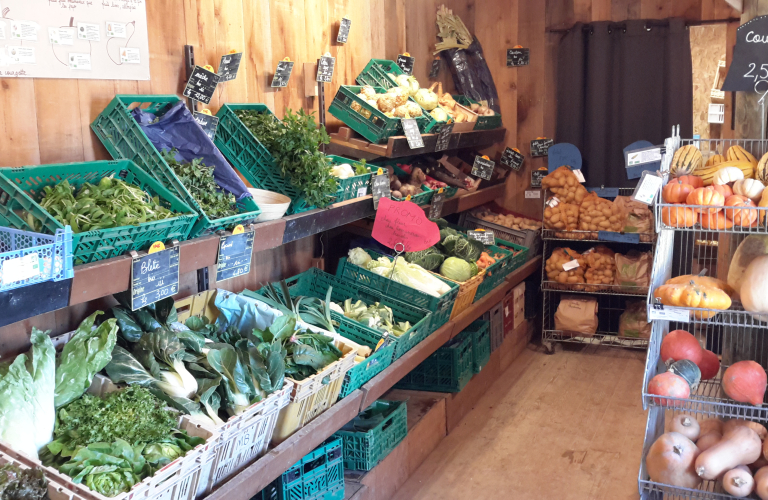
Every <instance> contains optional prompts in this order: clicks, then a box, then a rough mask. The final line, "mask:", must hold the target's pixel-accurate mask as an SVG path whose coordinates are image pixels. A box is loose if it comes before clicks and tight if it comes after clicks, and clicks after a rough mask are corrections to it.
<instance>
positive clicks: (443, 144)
mask: <svg viewBox="0 0 768 500" xmlns="http://www.w3.org/2000/svg"><path fill="white" fill-rule="evenodd" d="M453 125H454V124H453V123H446V124H445V125H443V127H442V128H441V129H440V133H439V134H437V142H436V143H435V151H445V150H446V149H448V145H449V144H450V142H451V134H452V133H453Z"/></svg>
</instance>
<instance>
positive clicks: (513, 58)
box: [507, 46, 531, 68]
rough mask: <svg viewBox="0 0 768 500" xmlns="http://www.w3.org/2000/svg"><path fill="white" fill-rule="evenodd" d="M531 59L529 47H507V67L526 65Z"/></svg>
mask: <svg viewBox="0 0 768 500" xmlns="http://www.w3.org/2000/svg"><path fill="white" fill-rule="evenodd" d="M530 61H531V49H524V48H522V47H519V46H518V47H514V48H511V49H507V67H508V68H515V67H518V66H528V64H529V63H530Z"/></svg>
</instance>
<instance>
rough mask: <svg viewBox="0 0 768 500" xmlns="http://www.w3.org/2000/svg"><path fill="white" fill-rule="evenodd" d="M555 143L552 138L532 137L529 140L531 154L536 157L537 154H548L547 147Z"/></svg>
mask: <svg viewBox="0 0 768 500" xmlns="http://www.w3.org/2000/svg"><path fill="white" fill-rule="evenodd" d="M554 143H555V141H554V140H552V139H547V138H545V137H543V138H540V139H534V140H532V141H531V156H533V157H537V156H548V155H549V148H550V146H552V145H553V144H554Z"/></svg>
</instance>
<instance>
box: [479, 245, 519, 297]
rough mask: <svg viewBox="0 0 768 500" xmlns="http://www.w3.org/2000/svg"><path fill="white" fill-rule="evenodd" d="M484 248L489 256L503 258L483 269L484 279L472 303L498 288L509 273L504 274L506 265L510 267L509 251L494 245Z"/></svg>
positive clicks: (510, 254) (510, 255) (510, 253)
mask: <svg viewBox="0 0 768 500" xmlns="http://www.w3.org/2000/svg"><path fill="white" fill-rule="evenodd" d="M486 248H487V251H488V252H489V253H490V254H491V255H497V254H501V255H503V256H504V257H502V258H500V259H497V260H496V262H494V263H493V264H491V265H490V266H488V267H487V268H486V269H485V279H484V280H483V282H482V283H481V284H480V286H479V287H477V292H476V293H475V299H474V302H477V301H478V300H480V299H481V298H483V297H485V296H486V295H488V293H489V292H490V291H491V290H493V289H494V288H496V287H497V286H499V285H500V284H501V283H502V282H503V281H504V278H506V277H507V275H508V274H509V272H506V267H507V266H508V265H510V266H511V264H510V260H511V259H510V257H512V252H511V251H509V250H504V249H503V248H499V247H497V246H496V245H488V246H487V247H486Z"/></svg>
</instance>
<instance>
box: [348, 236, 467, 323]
mask: <svg viewBox="0 0 768 500" xmlns="http://www.w3.org/2000/svg"><path fill="white" fill-rule="evenodd" d="M368 254H369V255H370V256H371V257H372V258H374V259H378V258H379V257H381V255H380V254H378V253H376V252H373V251H368ZM401 258H402V257H401ZM390 260H391V259H390ZM336 276H337V277H339V278H341V279H344V280H349V281H352V282H355V283H358V284H360V285H362V286H364V287H366V288H370V289H372V290H377V291H379V292H382V293H384V294H385V295H388V296H389V297H392V298H395V299H396V300H399V301H400V302H405V303H408V304H411V305H414V306H416V307H418V308H420V309H426V310H427V311H430V312H431V313H432V322H431V326H430V330H431V331H435V330H437V329H438V328H440V327H441V326H443V325H444V324H446V323H447V322H448V320H449V319H450V317H451V311H452V310H453V303H454V302H455V301H456V296H457V295H458V294H459V284H458V283H455V282H453V281H450V280H447V279H444V278H442V277H440V276H436V277H437V278H438V279H440V280H442V281H443V282H444V283H446V284H447V285H449V286H450V288H451V289H450V291H449V292H446V293H445V294H443V295H442V296H441V297H434V296H432V295H429V294H427V293H424V292H420V291H419V290H416V289H415V288H411V287H409V286H406V285H402V284H400V283H397V282H395V281H392V280H390V279H389V278H385V277H384V276H380V275H378V274H376V273H374V272H372V271H369V270H367V269H364V268H362V267H360V266H356V265H354V264H352V263H350V262H349V261H348V260H347V258H346V257H342V258H341V260H340V261H339V266H338V268H337V269H336Z"/></svg>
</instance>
